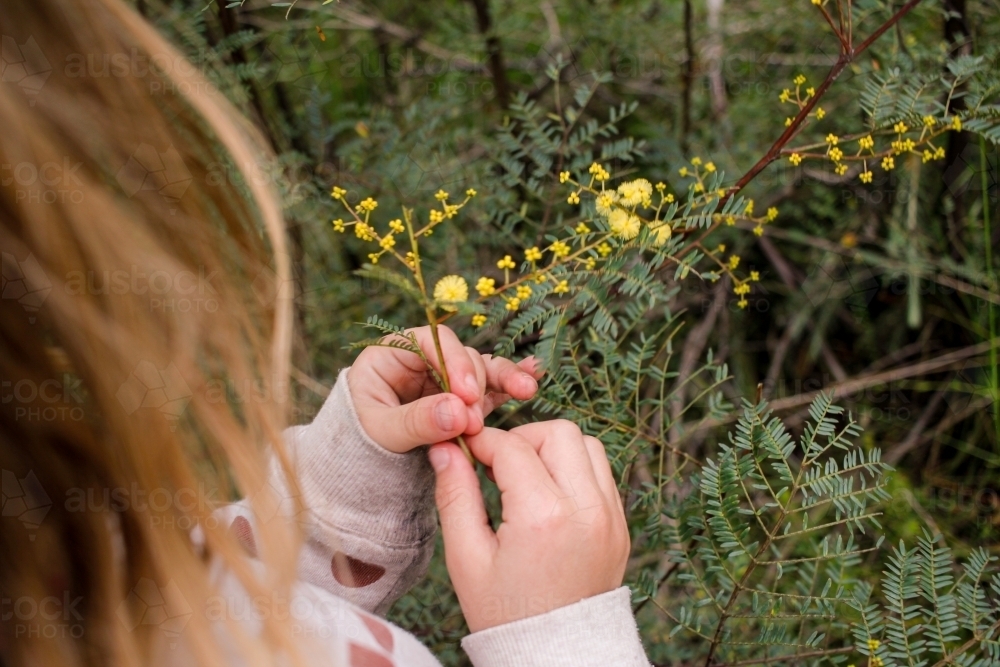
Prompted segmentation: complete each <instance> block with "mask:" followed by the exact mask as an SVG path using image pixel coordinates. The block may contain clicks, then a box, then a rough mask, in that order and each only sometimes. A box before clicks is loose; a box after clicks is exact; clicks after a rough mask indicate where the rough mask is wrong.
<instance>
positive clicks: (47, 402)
mask: <svg viewBox="0 0 1000 667" xmlns="http://www.w3.org/2000/svg"><path fill="white" fill-rule="evenodd" d="M0 404H5V405H12V406H13V408H14V420H15V421H22V422H54V421H77V422H78V421H83V418H84V415H85V413H84V410H83V381H82V380H81V379H80V378H78V377H75V376H73V375H70V374H69V373H64V374H63V375H62V376H61V377H58V378H46V379H43V380H36V379H27V378H22V379H19V380H13V379H6V378H0Z"/></svg>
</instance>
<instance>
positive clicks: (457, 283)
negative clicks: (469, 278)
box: [434, 275, 469, 311]
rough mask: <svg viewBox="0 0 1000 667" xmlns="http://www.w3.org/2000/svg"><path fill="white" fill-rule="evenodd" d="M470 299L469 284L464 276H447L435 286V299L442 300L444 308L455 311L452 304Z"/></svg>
mask: <svg viewBox="0 0 1000 667" xmlns="http://www.w3.org/2000/svg"><path fill="white" fill-rule="evenodd" d="M468 299H469V284H468V283H467V282H465V278H463V277H462V276H454V275H452V276H445V277H444V278H442V279H441V280H439V281H437V284H436V285H435V286H434V300H435V301H438V302H440V303H441V304H442V305H441V307H442V308H443V309H444V310H449V311H454V310H455V306H454V305H452V304H456V303H462V302H463V301H468Z"/></svg>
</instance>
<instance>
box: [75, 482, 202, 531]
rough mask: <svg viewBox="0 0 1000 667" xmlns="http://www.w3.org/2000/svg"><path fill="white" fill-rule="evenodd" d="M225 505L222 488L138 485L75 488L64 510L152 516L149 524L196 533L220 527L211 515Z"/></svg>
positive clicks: (200, 485) (80, 512)
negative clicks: (144, 486) (195, 529)
mask: <svg viewBox="0 0 1000 667" xmlns="http://www.w3.org/2000/svg"><path fill="white" fill-rule="evenodd" d="M221 505H222V496H221V495H220V493H219V489H216V488H208V487H206V486H205V485H204V484H199V485H198V486H197V487H195V488H188V487H182V488H179V489H171V488H165V487H159V488H155V489H145V488H141V487H140V486H139V485H138V484H136V483H134V482H133V483H132V485H131V486H129V487H115V488H109V487H96V488H95V487H88V488H82V487H75V488H71V489H68V490H67V491H66V497H65V499H64V500H63V509H64V510H65V511H66V512H69V513H71V514H82V513H88V512H97V513H102V514H104V513H107V512H116V513H121V512H129V513H135V514H143V515H147V514H148V515H149V525H151V526H154V527H158V528H177V529H180V530H193V529H194V528H195V527H196V526H203V527H206V528H209V529H214V528H216V527H218V525H219V524H220V522H221V520H220V519H219V518H217V517H215V516H213V515H211V512H212V511H214V510H215V509H216V508H218V507H220V506H221ZM199 517H204V518H203V519H202V518H199Z"/></svg>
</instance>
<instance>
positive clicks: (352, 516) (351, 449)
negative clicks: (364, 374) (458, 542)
mask: <svg viewBox="0 0 1000 667" xmlns="http://www.w3.org/2000/svg"><path fill="white" fill-rule="evenodd" d="M349 371H350V369H347V370H344V371H342V372H341V373H340V376H339V377H338V379H337V383H336V385H335V386H334V388H333V391H332V392H331V393H330V396H329V397H328V398H327V400H326V402H325V403H324V405H323V407H322V409H321V410H320V412H319V414H318V415H317V416H316V419H315V420H313V422H312V423H311V424H309V425H308V426H300V427H296V428H293V429H289V430H288V431H286V434H285V435H286V439H287V441H288V442H287V444H288V447H289V450H290V451H291V453H292V458H293V460H294V462H295V469H296V471H297V475H298V480H299V486H300V490H301V493H302V504H303V505H304V506H305V507H306V508H307V510H306V516H305V517H302V518H301V519H300V521H301V522H302V523H304V528H305V534H306V544H305V547H304V549H303V554H302V556H301V557H300V559H299V569H300V576H301V577H302V578H303V579H304V580H305V581H307V582H309V583H311V584H314V585H317V586H321V587H322V588H325V589H326V590H328V591H330V592H332V593H334V594H335V595H338V596H340V597H343V598H346V599H347V600H350V601H351V602H353V603H354V604H356V605H358V606H360V607H362V608H364V609H366V610H368V611H372V612H375V613H384V612H385V611H386V610H388V608H389V607H390V606H391V605H392V603H393V602H395V601H396V600H397V599H398V598H399V597H400V596H402V595H403V594H404V593H405V592H406V591H407V590H409V589H410V587H412V586H413V584H414V583H416V581H417V580H418V579H419V578H420V577H422V576H423V575H424V573H425V572H426V570H427V565H428V563H429V561H430V558H431V555H432V553H433V550H434V534H435V532H436V530H437V521H436V519H435V515H434V472H433V470H432V469H431V467H430V464H429V463H428V461H427V453H426V452H425V451H424V449H423V448H420V449H416V450H414V451H411V452H408V453H406V454H396V453H394V452H390V451H388V450H386V449H384V448H383V447H381V446H380V445H379V444H378V443H376V442H374V441H373V440H372V439H371V438H370V437H368V434H367V433H365V431H364V429H363V428H362V427H361V424H360V422H359V421H358V417H357V414H356V412H355V410H354V402H353V400H352V398H351V392H350V389H349V387H348V382H347V374H348V373H349ZM276 474H277V473H276V471H272V475H276Z"/></svg>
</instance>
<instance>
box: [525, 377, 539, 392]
mask: <svg viewBox="0 0 1000 667" xmlns="http://www.w3.org/2000/svg"><path fill="white" fill-rule="evenodd" d="M521 382H522V383H523V384H524V385H525V386H526V387H527V388H528V389H529V390H530V391H532V392H533V391H535V390H537V389H538V381H537V380H535V378H533V377H531V376H530V375H528V374H527V373H525V374H524V379H523V380H521Z"/></svg>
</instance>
